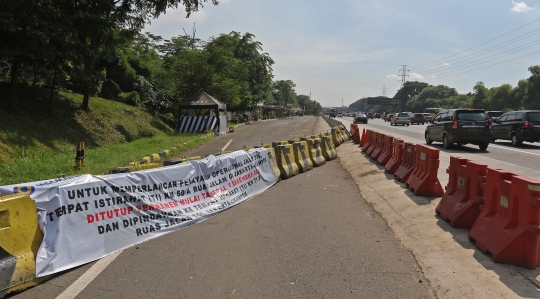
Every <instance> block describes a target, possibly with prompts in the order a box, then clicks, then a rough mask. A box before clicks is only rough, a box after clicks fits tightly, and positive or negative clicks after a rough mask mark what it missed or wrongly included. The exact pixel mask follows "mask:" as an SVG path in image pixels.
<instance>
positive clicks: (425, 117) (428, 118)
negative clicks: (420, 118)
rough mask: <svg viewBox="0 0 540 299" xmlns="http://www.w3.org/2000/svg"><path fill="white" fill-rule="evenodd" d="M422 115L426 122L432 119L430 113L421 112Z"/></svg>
mask: <svg viewBox="0 0 540 299" xmlns="http://www.w3.org/2000/svg"><path fill="white" fill-rule="evenodd" d="M422 114H423V115H424V120H425V121H426V122H427V123H428V122H430V121H431V120H432V119H433V116H432V115H431V113H422Z"/></svg>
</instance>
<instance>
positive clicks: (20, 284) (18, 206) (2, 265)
mask: <svg viewBox="0 0 540 299" xmlns="http://www.w3.org/2000/svg"><path fill="white" fill-rule="evenodd" d="M42 240H43V233H42V232H41V230H40V229H39V226H38V215H37V213H36V205H35V204H34V201H33V200H32V199H31V198H30V197H29V196H28V195H27V194H24V193H17V194H13V195H8V196H2V197H0V290H2V291H0V298H2V297H3V296H4V295H6V294H7V293H10V292H13V291H20V290H24V289H27V288H28V287H30V286H33V285H36V284H38V283H39V282H41V281H44V280H47V279H49V278H50V277H44V278H40V279H36V278H35V274H36V254H37V251H38V249H39V246H40V244H41V241H42Z"/></svg>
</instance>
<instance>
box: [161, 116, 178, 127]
mask: <svg viewBox="0 0 540 299" xmlns="http://www.w3.org/2000/svg"><path fill="white" fill-rule="evenodd" d="M159 118H161V120H162V121H163V122H164V123H166V124H167V125H168V126H169V127H171V128H176V125H177V123H176V119H175V118H174V115H173V114H172V113H165V114H160V115H159Z"/></svg>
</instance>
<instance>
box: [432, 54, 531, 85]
mask: <svg viewBox="0 0 540 299" xmlns="http://www.w3.org/2000/svg"><path fill="white" fill-rule="evenodd" d="M536 53H540V51H536V52H533V53H529V54H526V55H523V56H519V57H516V58H512V59H509V60H505V61H501V62H499V63H494V64H491V65H487V66H484V67H480V68H477V69H474V70H469V71H466V72H461V73H457V74H452V75H447V76H442V77H435V78H424V80H433V79H441V78H446V77H452V76H456V75H460V74H465V73H470V72H473V71H477V70H481V69H485V68H488V67H492V66H495V65H499V64H503V63H505V62H509V61H513V60H516V59H520V58H523V57H527V56H531V55H533V54H536Z"/></svg>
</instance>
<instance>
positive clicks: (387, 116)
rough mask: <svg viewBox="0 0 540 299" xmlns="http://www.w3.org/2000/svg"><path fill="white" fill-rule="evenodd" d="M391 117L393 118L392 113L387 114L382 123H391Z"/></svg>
mask: <svg viewBox="0 0 540 299" xmlns="http://www.w3.org/2000/svg"><path fill="white" fill-rule="evenodd" d="M392 117H394V114H393V113H388V114H386V115H385V116H384V121H385V122H386V121H391V120H392Z"/></svg>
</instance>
